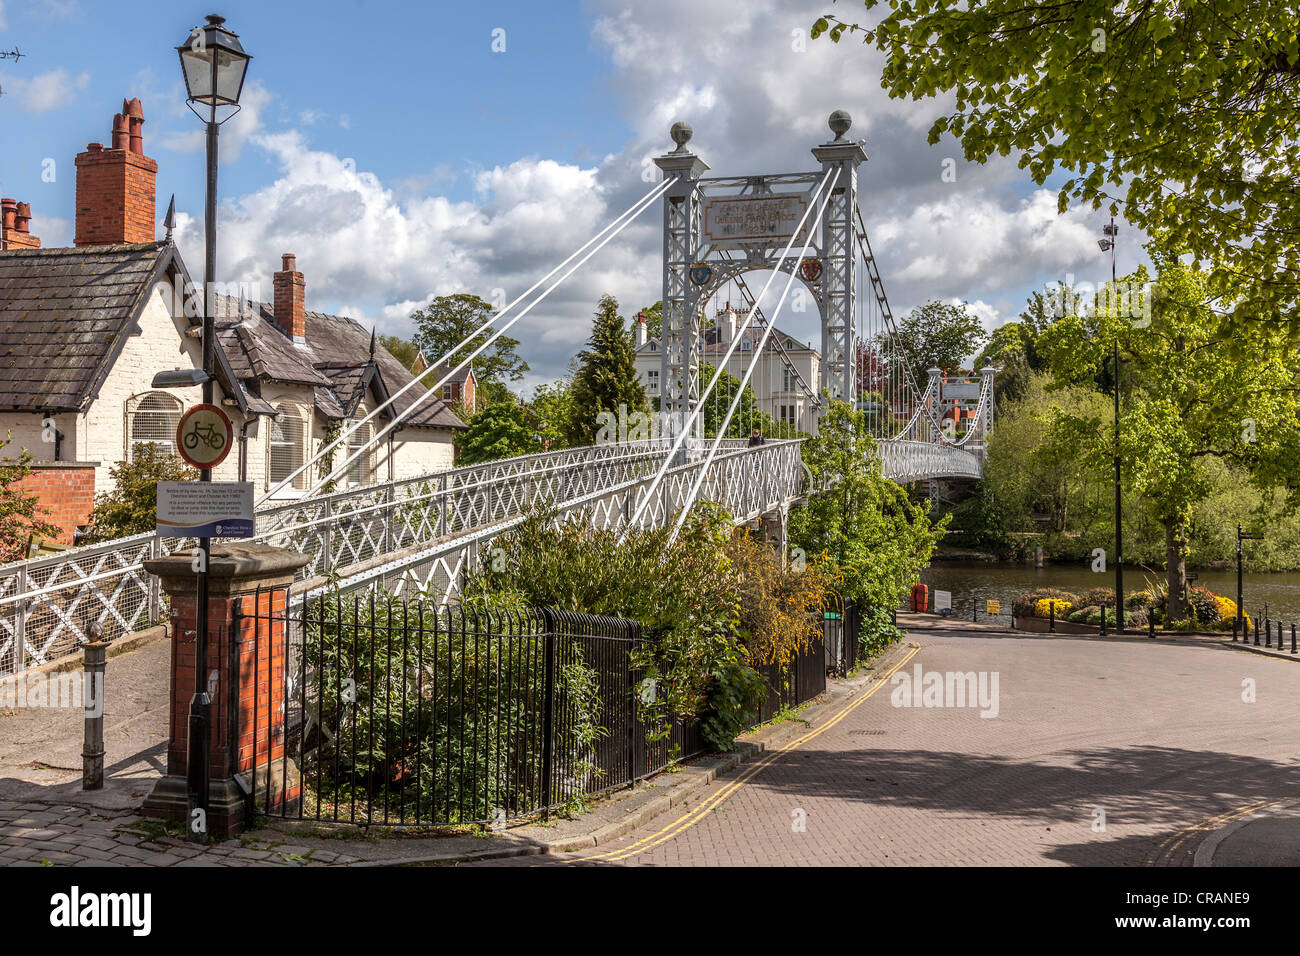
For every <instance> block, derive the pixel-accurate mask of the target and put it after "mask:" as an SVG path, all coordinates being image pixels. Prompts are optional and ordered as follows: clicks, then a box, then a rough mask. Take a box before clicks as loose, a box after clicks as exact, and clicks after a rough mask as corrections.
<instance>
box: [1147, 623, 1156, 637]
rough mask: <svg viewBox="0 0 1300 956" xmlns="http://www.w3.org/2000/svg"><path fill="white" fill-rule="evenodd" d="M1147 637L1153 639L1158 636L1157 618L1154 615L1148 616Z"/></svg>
mask: <svg viewBox="0 0 1300 956" xmlns="http://www.w3.org/2000/svg"><path fill="white" fill-rule="evenodd" d="M1147 637H1149V638H1151V640H1153V641H1154V640H1155V638H1156V619H1155V618H1154V617H1148V618H1147Z"/></svg>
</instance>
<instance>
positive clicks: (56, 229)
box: [31, 209, 72, 249]
mask: <svg viewBox="0 0 1300 956" xmlns="http://www.w3.org/2000/svg"><path fill="white" fill-rule="evenodd" d="M31 232H32V234H33V235H35V236H36V237H37V238H39V239H40V240H41V245H42V246H44V247H45V248H46V249H57V248H59V247H61V246H70V245H72V223H71V222H70V221H69V220H67V219H62V218H60V217H59V216H42V215H40V214H39V213H37V212H36V211H35V210H34V209H33V210H32V222H31Z"/></svg>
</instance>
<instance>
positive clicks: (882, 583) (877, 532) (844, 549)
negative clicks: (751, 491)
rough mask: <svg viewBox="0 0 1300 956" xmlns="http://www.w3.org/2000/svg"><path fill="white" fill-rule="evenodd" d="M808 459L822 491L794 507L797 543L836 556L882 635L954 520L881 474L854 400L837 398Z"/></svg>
mask: <svg viewBox="0 0 1300 956" xmlns="http://www.w3.org/2000/svg"><path fill="white" fill-rule="evenodd" d="M803 458H804V464H806V465H807V466H808V470H809V471H810V472H811V473H812V479H813V487H814V489H817V490H816V491H815V493H814V494H812V495H810V496H809V499H808V504H807V505H805V506H804V507H802V508H798V509H796V510H795V511H794V512H792V513H791V516H790V541H791V543H792V544H793V545H795V546H796V547H799V548H802V549H803V550H804V551H805V552H806V553H807V554H808V555H809V556H810V557H811V556H814V555H817V554H821V553H826V554H828V555H829V556H830V557H832V558H834V559H835V561H836V562H837V563H838V564H839V566H840V567H841V568H842V569H843V571H844V592H845V596H846V597H849V598H852V599H853V600H854V601H856V602H857V603H858V604H859V605H860V606H861V608H862V612H863V630H864V632H865V633H866V634H867V635H868V636H876V635H879V634H881V633H883V632H884V631H886V630H887V629H888V628H889V619H890V615H891V613H892V612H893V611H894V609H895V608H897V607H898V603H899V601H900V600H901V599H902V598H903V596H904V594H905V593H906V591H907V588H908V587H909V586H910V585H912V584H914V583H915V582H916V581H917V580H918V578H919V575H920V573H921V569H922V568H925V567H926V566H927V565H928V564H929V563H930V556H931V555H932V554H933V553H934V549H935V546H936V545H937V544H938V542H939V539H940V538H941V537H942V535H943V529H944V527H946V525H947V521H948V519H947V517H945V518H943V519H942V520H941V521H940V522H939V523H938V524H935V523H932V522H931V521H930V518H929V515H928V513H927V508H926V506H925V504H924V503H922V504H915V503H913V502H912V501H911V499H910V498H909V497H908V494H907V491H906V490H905V489H904V488H902V487H900V486H899V485H896V484H894V482H892V481H890V480H889V479H887V478H885V477H883V476H882V475H881V471H880V462H879V460H878V458H877V457H876V446H875V440H874V439H873V438H872V437H871V430H870V427H869V424H868V421H867V417H866V415H864V414H863V413H862V412H860V411H858V410H856V409H855V408H854V407H853V406H852V405H849V404H848V403H847V402H831V403H830V405H829V406H828V407H827V409H826V411H825V412H824V413H823V414H822V417H821V421H820V422H819V423H818V428H817V435H816V436H815V437H813V438H810V439H808V440H807V441H805V442H804V444H803Z"/></svg>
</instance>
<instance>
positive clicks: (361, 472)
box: [347, 422, 373, 487]
mask: <svg viewBox="0 0 1300 956" xmlns="http://www.w3.org/2000/svg"><path fill="white" fill-rule="evenodd" d="M354 424H355V423H354ZM371 434H372V432H371V423H370V422H366V423H365V424H364V425H362V426H361V427H360V428H358V429H357V430H356V431H354V432H353V433H352V434H351V435H349V436H348V455H347V457H349V458H351V457H352V456H353V455H356V454H357V452H359V451H361V450H362V449H363V448H365V449H366V450H365V451H364V452H362V453H361V454H360V455H357V458H356V460H355V461H353V462H352V463H351V464H350V465H348V484H349V485H352V486H353V487H355V486H357V485H365V484H369V483H370V475H371V461H372V460H373V451H372V450H371V449H369V448H366V446H367V445H369V444H370V436H371Z"/></svg>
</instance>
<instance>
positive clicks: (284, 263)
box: [280, 252, 298, 272]
mask: <svg viewBox="0 0 1300 956" xmlns="http://www.w3.org/2000/svg"><path fill="white" fill-rule="evenodd" d="M280 269H281V270H282V271H284V272H297V271H298V257H297V256H295V255H294V254H293V253H292V252H286V253H284V254H283V255H282V256H280Z"/></svg>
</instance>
